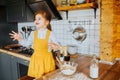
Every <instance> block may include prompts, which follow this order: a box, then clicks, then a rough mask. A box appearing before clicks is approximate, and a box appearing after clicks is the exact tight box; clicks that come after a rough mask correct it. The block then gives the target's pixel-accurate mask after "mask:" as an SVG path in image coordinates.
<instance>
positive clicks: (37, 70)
mask: <svg viewBox="0 0 120 80" xmlns="http://www.w3.org/2000/svg"><path fill="white" fill-rule="evenodd" d="M50 21H51V14H50V13H49V12H48V11H45V10H41V11H38V12H36V14H35V21H34V23H35V25H36V28H37V29H36V30H35V31H33V32H31V34H30V36H29V37H28V39H27V40H23V39H22V37H21V36H20V34H19V33H16V32H14V31H12V33H10V35H11V38H13V40H18V41H19V43H20V44H21V45H23V46H30V45H32V46H33V48H34V53H33V54H32V56H31V60H30V64H29V69H28V76H31V77H34V78H36V79H37V78H40V77H41V76H42V75H44V74H46V73H48V72H50V71H53V70H55V62H54V59H53V55H52V52H51V51H50V49H53V50H58V43H57V41H56V39H55V36H54V34H53V32H52V31H51V25H50ZM48 46H50V49H48V48H49V47H48Z"/></svg>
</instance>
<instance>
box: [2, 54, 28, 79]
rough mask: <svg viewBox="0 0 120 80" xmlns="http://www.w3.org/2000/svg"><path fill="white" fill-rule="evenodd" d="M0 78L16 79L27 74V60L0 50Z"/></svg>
mask: <svg viewBox="0 0 120 80" xmlns="http://www.w3.org/2000/svg"><path fill="white" fill-rule="evenodd" d="M0 63H1V64H0V80H18V78H20V77H22V76H25V75H27V71H28V65H29V61H26V60H24V59H21V58H18V57H15V56H12V55H9V54H6V53H2V52H0Z"/></svg>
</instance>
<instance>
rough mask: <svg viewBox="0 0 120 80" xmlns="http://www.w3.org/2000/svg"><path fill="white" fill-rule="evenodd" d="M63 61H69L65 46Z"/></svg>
mask: <svg viewBox="0 0 120 80" xmlns="http://www.w3.org/2000/svg"><path fill="white" fill-rule="evenodd" d="M64 61H66V62H68V61H70V55H68V53H67V46H64Z"/></svg>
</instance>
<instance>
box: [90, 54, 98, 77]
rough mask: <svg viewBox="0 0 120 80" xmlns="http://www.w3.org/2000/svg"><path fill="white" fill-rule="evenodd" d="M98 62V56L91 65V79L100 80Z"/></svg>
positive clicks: (94, 57)
mask: <svg viewBox="0 0 120 80" xmlns="http://www.w3.org/2000/svg"><path fill="white" fill-rule="evenodd" d="M98 70H99V67H98V60H97V58H96V56H95V55H94V56H93V59H92V60H91V64H90V77H91V78H98Z"/></svg>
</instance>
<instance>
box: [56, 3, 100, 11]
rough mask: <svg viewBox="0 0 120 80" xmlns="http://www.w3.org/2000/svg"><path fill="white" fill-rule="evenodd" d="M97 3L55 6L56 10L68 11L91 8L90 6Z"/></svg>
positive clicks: (95, 6) (92, 6)
mask: <svg viewBox="0 0 120 80" xmlns="http://www.w3.org/2000/svg"><path fill="white" fill-rule="evenodd" d="M97 7H98V6H97V3H95V2H92V3H86V4H79V5H74V6H62V7H57V10H59V11H68V10H78V9H91V8H97Z"/></svg>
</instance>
